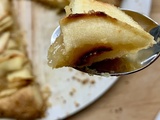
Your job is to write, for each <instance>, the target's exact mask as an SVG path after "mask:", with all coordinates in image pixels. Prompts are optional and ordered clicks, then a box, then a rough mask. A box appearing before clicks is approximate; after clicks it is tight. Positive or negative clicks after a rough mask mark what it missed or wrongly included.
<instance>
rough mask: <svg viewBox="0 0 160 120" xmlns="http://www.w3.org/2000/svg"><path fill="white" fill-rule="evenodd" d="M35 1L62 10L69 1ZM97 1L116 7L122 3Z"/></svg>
mask: <svg viewBox="0 0 160 120" xmlns="http://www.w3.org/2000/svg"><path fill="white" fill-rule="evenodd" d="M35 1H38V2H42V3H44V4H46V5H49V6H51V7H57V8H60V9H63V8H64V7H65V6H66V5H69V3H70V1H71V0H35ZM98 1H102V2H107V3H109V4H113V5H115V6H118V7H119V6H120V4H121V2H122V0H98Z"/></svg>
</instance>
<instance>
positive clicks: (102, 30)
mask: <svg viewBox="0 0 160 120" xmlns="http://www.w3.org/2000/svg"><path fill="white" fill-rule="evenodd" d="M66 13H67V16H66V17H65V18H63V19H62V20H60V28H61V34H60V36H59V37H58V38H57V39H56V41H55V42H54V43H53V44H52V45H51V46H50V48H49V51H48V60H49V65H50V66H51V67H53V68H59V67H63V66H69V67H84V66H90V65H91V64H93V63H95V62H99V61H102V60H105V59H114V58H119V57H122V56H124V55H127V54H131V53H135V52H137V51H139V50H141V49H146V48H148V47H150V46H152V45H153V44H154V43H155V41H154V39H153V37H152V36H151V35H150V34H149V33H147V32H145V31H144V30H143V28H142V27H141V26H140V25H138V23H136V22H135V21H134V20H133V19H132V18H131V17H129V16H128V15H126V14H125V13H124V12H122V11H121V10H119V9H118V8H117V7H115V6H113V5H110V4H107V3H101V2H98V1H94V0H72V2H71V4H70V5H69V6H68V7H66Z"/></svg>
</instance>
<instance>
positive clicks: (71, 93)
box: [69, 88, 76, 96]
mask: <svg viewBox="0 0 160 120" xmlns="http://www.w3.org/2000/svg"><path fill="white" fill-rule="evenodd" d="M75 92H76V89H75V88H72V90H71V91H70V92H69V94H70V96H73V95H74V93H75Z"/></svg>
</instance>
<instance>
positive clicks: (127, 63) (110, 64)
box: [80, 57, 142, 74]
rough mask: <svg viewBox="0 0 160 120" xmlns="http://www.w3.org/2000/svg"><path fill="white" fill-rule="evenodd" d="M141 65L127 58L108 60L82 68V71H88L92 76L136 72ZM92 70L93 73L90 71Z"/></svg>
mask: <svg viewBox="0 0 160 120" xmlns="http://www.w3.org/2000/svg"><path fill="white" fill-rule="evenodd" d="M141 66H142V65H141V64H140V63H139V62H136V61H132V60H131V59H129V58H127V57H122V58H115V59H106V60H103V61H101V62H96V63H93V64H92V65H91V66H88V67H87V69H86V67H85V68H84V67H83V68H80V69H81V70H82V71H86V72H89V73H91V74H92V72H93V73H94V72H97V73H123V72H129V71H134V70H137V69H139V68H141ZM90 70H91V71H90Z"/></svg>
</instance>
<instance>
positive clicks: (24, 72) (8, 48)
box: [0, 0, 45, 120]
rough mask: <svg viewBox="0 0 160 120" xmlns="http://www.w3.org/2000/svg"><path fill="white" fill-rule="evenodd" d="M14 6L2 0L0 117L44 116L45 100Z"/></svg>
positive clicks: (0, 24)
mask: <svg viewBox="0 0 160 120" xmlns="http://www.w3.org/2000/svg"><path fill="white" fill-rule="evenodd" d="M10 6H11V4H10V1H9V0H0V118H15V119H21V120H24V119H35V118H39V117H42V115H43V113H44V111H45V100H44V98H43V94H42V92H41V90H40V86H39V85H38V83H37V81H35V77H34V75H33V71H32V66H31V62H30V60H29V58H28V57H27V54H26V49H25V47H26V44H25V42H24V40H23V37H22V36H21V34H20V33H19V32H18V30H17V29H18V28H17V27H16V25H15V20H14V18H13V15H12V13H11V8H10Z"/></svg>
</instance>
